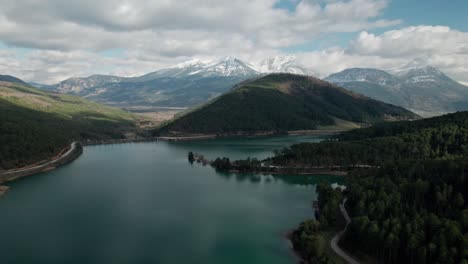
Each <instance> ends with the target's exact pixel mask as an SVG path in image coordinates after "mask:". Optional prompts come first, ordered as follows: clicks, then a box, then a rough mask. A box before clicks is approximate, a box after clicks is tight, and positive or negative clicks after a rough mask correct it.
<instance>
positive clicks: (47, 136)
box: [0, 84, 135, 169]
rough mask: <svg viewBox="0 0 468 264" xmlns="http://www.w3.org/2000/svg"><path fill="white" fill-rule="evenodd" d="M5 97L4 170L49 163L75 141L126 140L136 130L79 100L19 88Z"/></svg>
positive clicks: (125, 119) (0, 110) (1, 106)
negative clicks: (40, 162) (35, 163)
mask: <svg viewBox="0 0 468 264" xmlns="http://www.w3.org/2000/svg"><path fill="white" fill-rule="evenodd" d="M2 89H3V90H2ZM0 91H3V92H4V94H2V95H0V169H10V168H15V167H20V166H24V165H29V164H31V163H34V162H38V161H41V160H45V159H49V158H51V157H53V156H55V155H57V154H58V153H59V152H60V150H62V149H63V148H64V147H66V146H68V144H70V143H71V142H72V141H75V140H86V139H119V138H123V137H124V133H125V132H128V131H130V130H133V129H134V128H135V126H134V123H133V122H132V120H131V118H129V116H121V115H122V113H123V112H121V111H119V110H116V109H112V108H109V107H101V106H99V105H97V104H94V103H90V102H89V101H86V100H83V99H79V98H76V97H72V96H62V95H57V94H49V93H46V92H43V91H40V90H37V89H34V88H32V87H29V86H26V85H17V84H4V85H3V84H2V85H1V86H0ZM9 94H13V95H12V96H9ZM36 109H37V110H36Z"/></svg>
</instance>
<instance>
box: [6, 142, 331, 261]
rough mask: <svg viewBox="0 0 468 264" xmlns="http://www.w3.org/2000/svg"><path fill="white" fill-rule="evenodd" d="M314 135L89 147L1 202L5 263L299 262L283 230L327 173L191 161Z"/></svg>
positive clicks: (262, 152) (261, 151)
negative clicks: (259, 170)
mask: <svg viewBox="0 0 468 264" xmlns="http://www.w3.org/2000/svg"><path fill="white" fill-rule="evenodd" d="M317 140H319V139H318V138H313V137H272V138H263V139H225V140H211V141H198V142H180V143H168V142H155V143H134V144H121V145H103V146H91V147H85V148H84V153H83V155H82V156H81V157H79V158H78V159H77V160H75V161H74V162H73V163H71V164H69V165H67V166H65V167H62V168H59V169H57V170H55V171H51V172H48V173H44V174H41V175H37V176H34V177H29V178H26V179H24V180H21V181H18V182H15V183H13V184H11V187H12V189H11V190H10V192H9V193H8V194H7V195H6V196H5V197H3V198H2V199H0V263H7V264H16V263H41V264H42V263H72V264H74V263H77V264H78V263H79V264H84V263H132V264H133V263H136V264H138V263H216V264H219V263H233V264H239V263H268V264H276V263H295V261H296V259H295V257H294V254H292V253H291V250H290V245H289V242H288V241H287V240H286V239H284V234H285V233H287V231H288V230H290V229H291V228H294V227H295V226H296V225H297V224H298V223H299V222H300V221H301V220H304V219H306V218H310V217H312V216H313V209H312V208H311V201H312V200H314V199H316V194H315V185H314V184H315V183H316V182H317V181H319V180H325V181H328V182H330V183H334V182H337V181H339V180H340V179H339V178H337V177H330V176H323V177H320V176H314V177H305V176H282V177H279V176H277V177H273V176H246V175H243V176H239V175H227V174H219V173H216V172H215V171H214V170H213V169H212V168H210V167H203V166H201V165H197V164H194V165H190V164H189V163H188V162H187V152H188V151H195V152H198V153H202V154H204V155H205V156H207V157H209V158H215V157H218V156H228V157H231V158H246V157H248V156H251V157H260V158H264V157H267V156H269V155H271V153H272V151H273V150H274V149H280V148H282V147H284V146H287V145H289V144H292V143H297V142H302V141H317Z"/></svg>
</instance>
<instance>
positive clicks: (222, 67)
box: [192, 57, 259, 77]
mask: <svg viewBox="0 0 468 264" xmlns="http://www.w3.org/2000/svg"><path fill="white" fill-rule="evenodd" d="M195 74H202V75H203V76H225V77H231V76H237V77H240V76H245V77H251V76H254V75H258V74H259V72H257V71H256V70H255V69H254V68H253V67H252V66H251V65H250V64H247V63H245V62H243V61H241V60H239V59H237V58H235V57H226V58H224V59H223V60H221V61H219V62H216V63H212V64H208V65H206V66H205V68H204V69H203V70H201V71H197V72H193V73H192V75H195Z"/></svg>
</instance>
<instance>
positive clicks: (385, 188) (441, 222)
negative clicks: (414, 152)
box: [344, 158, 468, 263]
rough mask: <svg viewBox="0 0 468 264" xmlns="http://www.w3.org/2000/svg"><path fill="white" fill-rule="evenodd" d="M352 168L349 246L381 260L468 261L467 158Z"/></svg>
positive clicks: (397, 261) (422, 261)
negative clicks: (373, 168) (364, 168)
mask: <svg viewBox="0 0 468 264" xmlns="http://www.w3.org/2000/svg"><path fill="white" fill-rule="evenodd" d="M353 174H354V176H353V179H352V181H351V184H350V186H349V194H348V197H349V198H348V202H347V206H348V211H349V213H350V215H351V217H352V222H351V225H350V227H349V230H348V232H347V233H346V236H345V241H344V242H345V244H346V245H347V247H349V248H352V249H354V250H355V251H356V250H357V251H361V252H365V253H367V254H369V255H371V256H373V257H375V258H376V259H378V260H379V262H382V263H468V159H466V158H465V159H461V160H442V161H434V160H431V161H420V162H402V163H400V164H393V165H391V166H390V165H389V166H384V167H382V168H380V169H376V170H367V171H356V172H354V173H353Z"/></svg>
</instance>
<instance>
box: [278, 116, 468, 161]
mask: <svg viewBox="0 0 468 264" xmlns="http://www.w3.org/2000/svg"><path fill="white" fill-rule="evenodd" d="M467 154H468V112H461V113H456V114H451V115H445V116H442V117H437V118H432V119H427V120H419V121H413V122H393V123H388V124H383V125H376V126H375V127H371V128H366V129H357V130H353V131H349V132H345V133H344V134H343V135H341V136H338V140H328V141H324V142H320V143H302V144H297V145H293V146H291V147H289V148H285V149H283V150H282V151H280V152H279V153H278V154H277V155H276V156H275V157H273V158H272V161H273V163H275V164H282V165H283V164H291V163H293V164H294V163H297V164H308V165H314V166H353V165H373V166H380V165H382V164H384V163H393V162H395V161H400V160H408V159H414V160H425V159H454V158H459V157H462V156H466V155H467Z"/></svg>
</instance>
